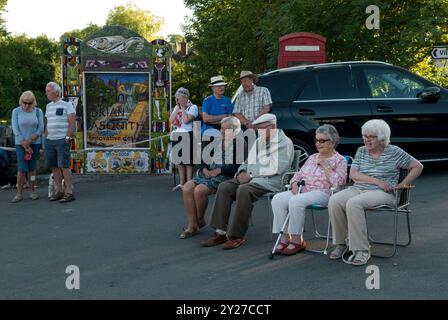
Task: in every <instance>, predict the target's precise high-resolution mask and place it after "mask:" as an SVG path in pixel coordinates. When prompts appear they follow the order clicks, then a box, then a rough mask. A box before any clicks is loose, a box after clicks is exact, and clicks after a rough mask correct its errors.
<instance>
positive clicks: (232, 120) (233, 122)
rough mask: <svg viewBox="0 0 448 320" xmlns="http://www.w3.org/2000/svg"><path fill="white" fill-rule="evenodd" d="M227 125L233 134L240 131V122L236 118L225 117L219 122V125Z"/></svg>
mask: <svg viewBox="0 0 448 320" xmlns="http://www.w3.org/2000/svg"><path fill="white" fill-rule="evenodd" d="M224 123H229V124H230V127H231V128H232V130H233V132H234V133H235V134H238V133H240V131H241V122H240V120H239V119H238V118H237V117H225V118H223V119H222V120H221V124H224Z"/></svg>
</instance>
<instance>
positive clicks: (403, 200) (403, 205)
mask: <svg viewBox="0 0 448 320" xmlns="http://www.w3.org/2000/svg"><path fill="white" fill-rule="evenodd" d="M408 173H409V170H408V169H400V175H399V178H398V181H399V183H400V182H401V181H403V179H404V178H405V177H406V176H407V175H408ZM412 188H413V186H409V187H406V188H401V189H397V188H395V189H394V192H395V204H394V205H393V206H388V205H385V204H383V205H378V206H376V207H374V208H369V209H366V210H365V211H364V213H365V216H366V224H367V234H368V237H369V241H370V242H371V243H374V244H380V245H388V246H393V251H392V253H391V254H389V255H384V256H382V255H373V254H372V256H374V257H378V258H391V257H393V256H394V255H395V254H396V253H397V247H407V246H409V245H410V244H411V241H412V238H411V225H410V221H409V220H410V219H409V214H410V213H411V209H410V208H409V207H410V204H411V201H410V199H411V189H412ZM375 211H377V212H390V213H392V214H393V216H394V231H393V241H392V242H387V241H377V240H374V239H372V238H371V237H370V235H369V228H368V223H367V212H375ZM400 213H404V214H406V227H407V238H408V239H407V241H406V242H405V243H398V215H399V214H400Z"/></svg>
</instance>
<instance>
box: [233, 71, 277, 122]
mask: <svg viewBox="0 0 448 320" xmlns="http://www.w3.org/2000/svg"><path fill="white" fill-rule="evenodd" d="M257 81H258V77H257V76H256V75H255V74H253V73H252V72H251V71H241V74H240V82H241V86H242V87H243V91H242V92H241V93H240V94H238V96H237V98H236V100H235V106H234V109H233V114H234V116H235V117H237V118H238V119H239V120H240V122H241V124H242V125H244V126H245V127H246V128H254V124H253V121H254V120H255V119H257V118H258V117H260V116H261V115H263V114H265V113H268V112H269V111H270V110H271V105H272V99H271V93H270V92H269V90H268V88H265V87H259V86H256V85H255V84H256V83H257Z"/></svg>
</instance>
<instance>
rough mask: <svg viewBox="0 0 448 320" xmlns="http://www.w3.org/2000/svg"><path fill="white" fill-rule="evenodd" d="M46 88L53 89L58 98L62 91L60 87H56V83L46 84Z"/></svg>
mask: <svg viewBox="0 0 448 320" xmlns="http://www.w3.org/2000/svg"><path fill="white" fill-rule="evenodd" d="M47 87H52V88H53V89H54V91H56V93H57V94H58V96H59V97H60V96H61V92H62V90H61V86H60V85H58V84H57V83H56V82H53V81H52V82H48V83H47Z"/></svg>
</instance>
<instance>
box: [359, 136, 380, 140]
mask: <svg viewBox="0 0 448 320" xmlns="http://www.w3.org/2000/svg"><path fill="white" fill-rule="evenodd" d="M362 137H363V138H364V139H369V140H370V139H376V138H378V136H366V135H362Z"/></svg>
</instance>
